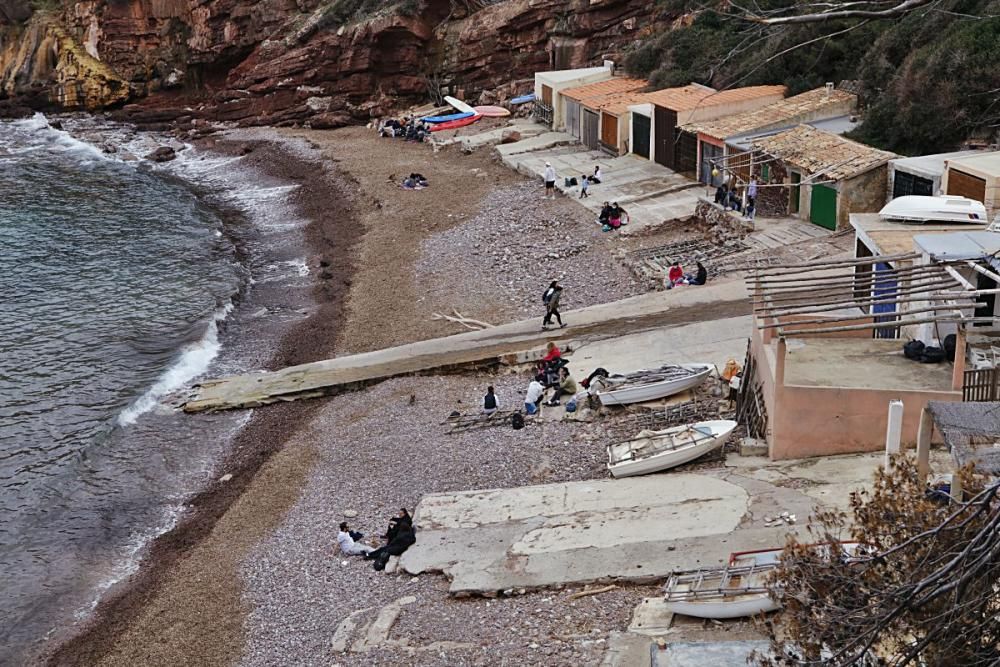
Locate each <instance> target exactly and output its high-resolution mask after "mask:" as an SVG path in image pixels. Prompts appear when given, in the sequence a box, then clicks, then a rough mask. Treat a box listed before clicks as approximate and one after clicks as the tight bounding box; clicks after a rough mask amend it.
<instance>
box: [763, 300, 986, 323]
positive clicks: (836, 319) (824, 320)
mask: <svg viewBox="0 0 1000 667" xmlns="http://www.w3.org/2000/svg"><path fill="white" fill-rule="evenodd" d="M973 305H978V304H973ZM951 310H952V306H951V305H947V306H945V305H942V306H931V307H930V308H914V309H913V310H904V311H902V312H899V311H895V312H892V313H862V314H861V315H844V316H843V317H817V318H815V319H812V320H788V321H786V322H777V323H775V324H762V325H760V326H758V327H757V328H758V329H777V328H779V327H788V326H794V325H798V324H826V323H828V322H853V321H854V320H862V319H865V318H866V317H903V316H905V315H913V314H915V313H936V312H939V311H951ZM959 317H965V315H964V314H962V313H959Z"/></svg>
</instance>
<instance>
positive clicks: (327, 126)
mask: <svg viewBox="0 0 1000 667" xmlns="http://www.w3.org/2000/svg"><path fill="white" fill-rule="evenodd" d="M350 124H351V116H350V115H349V114H346V113H343V112H333V113H321V114H317V115H315V116H313V117H312V118H310V119H309V127H311V128H312V129H314V130H333V129H336V128H338V127H344V126H345V125H350Z"/></svg>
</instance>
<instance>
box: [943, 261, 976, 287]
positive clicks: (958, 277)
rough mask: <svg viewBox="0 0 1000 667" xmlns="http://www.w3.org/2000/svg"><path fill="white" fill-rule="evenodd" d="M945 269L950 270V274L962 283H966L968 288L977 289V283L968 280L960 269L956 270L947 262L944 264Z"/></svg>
mask: <svg viewBox="0 0 1000 667" xmlns="http://www.w3.org/2000/svg"><path fill="white" fill-rule="evenodd" d="M944 270H945V271H947V272H948V275H950V276H951V277H952V278H954V279H955V280H957V281H958V282H959V283H960V284H962V285H965V286H966V287H967V288H968V289H971V290H974V289H976V286H975V285H973V284H972V283H970V282H969V281H968V280H966V279H965V276H963V275H962V274H961V273H959V272H958V271H956V270H955V269H954V268H952V267H950V266H948V265H947V264H945V265H944Z"/></svg>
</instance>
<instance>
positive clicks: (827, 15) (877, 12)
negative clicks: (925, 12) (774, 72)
mask: <svg viewBox="0 0 1000 667" xmlns="http://www.w3.org/2000/svg"><path fill="white" fill-rule="evenodd" d="M936 1H937V0H904V1H903V2H900V3H899V4H897V5H895V6H894V7H890V8H888V9H861V8H857V9H853V8H848V9H844V8H843V6H841V8H838V9H830V10H827V11H815V12H807V13H804V14H793V15H791V16H768V15H766V14H764V13H754V12H750V11H747V10H743V11H744V12H745V14H744V16H743V18H744V19H745V20H747V21H752V22H754V23H760V24H762V25H788V24H796V23H822V22H825V21H836V20H841V19H873V20H879V19H894V18H899V17H901V16H905V15H906V14H909V13H910V12H912V11H913V10H915V9H919V8H920V7H923V6H925V5H929V4H931V3H932V2H936ZM879 4H884V3H876V2H851V3H846V5H845V6H848V7H855V6H858V5H863V6H868V7H874V6H877V5H879Z"/></svg>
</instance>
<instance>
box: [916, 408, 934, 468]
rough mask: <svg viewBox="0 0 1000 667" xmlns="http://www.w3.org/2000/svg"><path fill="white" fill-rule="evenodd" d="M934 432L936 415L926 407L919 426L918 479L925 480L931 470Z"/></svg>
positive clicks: (921, 414)
mask: <svg viewBox="0 0 1000 667" xmlns="http://www.w3.org/2000/svg"><path fill="white" fill-rule="evenodd" d="M933 434H934V417H933V415H931V411H930V410H928V409H927V408H926V407H925V408H924V409H923V411H922V412H921V413H920V426H919V427H918V428H917V480H918V481H920V482H923V481H924V480H926V479H927V474H928V473H929V472H930V468H931V467H930V460H931V436H932V435H933Z"/></svg>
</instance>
